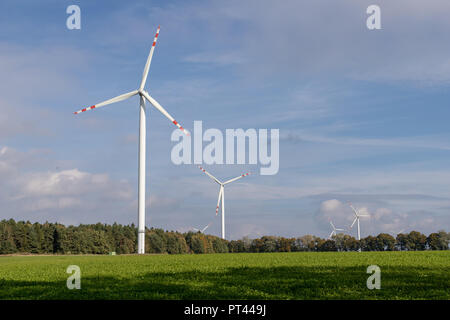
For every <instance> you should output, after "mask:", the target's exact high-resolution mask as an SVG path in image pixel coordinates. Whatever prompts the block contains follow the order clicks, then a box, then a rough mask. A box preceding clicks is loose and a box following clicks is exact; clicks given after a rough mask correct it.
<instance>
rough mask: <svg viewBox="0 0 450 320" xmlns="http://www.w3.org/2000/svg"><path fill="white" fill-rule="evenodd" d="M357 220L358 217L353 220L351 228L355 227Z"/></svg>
mask: <svg viewBox="0 0 450 320" xmlns="http://www.w3.org/2000/svg"><path fill="white" fill-rule="evenodd" d="M356 220H358V217H356V218H355V220H353V223H352V225H351V226H350V228H353V225H354V224H355V222H356Z"/></svg>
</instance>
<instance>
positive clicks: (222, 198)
mask: <svg viewBox="0 0 450 320" xmlns="http://www.w3.org/2000/svg"><path fill="white" fill-rule="evenodd" d="M199 168H200V170H202V171H203V172H204V173H206V175H208V176H209V177H210V178H211V179H212V180H214V181H215V182H217V183H218V184H219V185H220V188H219V198H218V199H217V207H216V216H217V214H218V213H219V205H220V203H221V201H222V239H225V185H226V184H228V183H231V182H234V181H236V180H239V179H241V178H243V177H246V176H248V175H249V174H250V173H244V174H242V175H240V176H239V177H236V178H233V179H230V180H228V181H225V182H220V181H219V179H217V178H216V177H214V176H213V175H212V174H211V173H209V172H208V171H206V170H205V169H203V168H202V167H200V166H199Z"/></svg>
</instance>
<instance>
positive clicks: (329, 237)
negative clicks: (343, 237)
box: [328, 231, 334, 239]
mask: <svg viewBox="0 0 450 320" xmlns="http://www.w3.org/2000/svg"><path fill="white" fill-rule="evenodd" d="M333 233H334V231H331V233H330V235H329V236H328V239H331V237H332V236H333Z"/></svg>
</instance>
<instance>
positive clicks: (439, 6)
mask: <svg viewBox="0 0 450 320" xmlns="http://www.w3.org/2000/svg"><path fill="white" fill-rule="evenodd" d="M71 4H77V5H79V6H80V8H81V30H68V29H67V28H66V19H67V17H68V15H67V14H66V8H67V6H69V5H71ZM371 4H373V3H371V2H370V1H356V0H355V1H348V0H347V1H339V2H336V1H331V0H330V1H320V2H314V3H312V2H311V1H284V2H283V4H282V5H280V4H279V3H274V2H270V1H245V2H241V1H226V2H225V1H191V2H185V1H164V2H162V1H152V2H150V1H131V3H128V2H123V1H40V2H36V1H20V2H17V1H9V0H6V1H2V3H1V4H0V30H1V31H0V70H2V72H0V83H1V86H0V190H1V192H0V205H1V207H2V210H1V212H0V218H11V217H13V218H15V219H29V220H31V221H45V220H49V221H59V222H62V223H66V224H78V223H95V222H98V221H100V222H105V223H112V222H114V221H117V222H119V223H124V224H128V223H131V222H135V223H136V219H137V202H136V200H137V141H138V116H139V111H138V98H137V97H134V98H132V99H129V100H127V101H124V102H121V103H118V104H115V105H111V106H108V107H105V108H103V109H99V110H94V111H91V112H88V113H84V114H81V115H78V116H74V115H73V111H76V110H78V109H80V107H83V106H89V105H92V104H95V103H98V102H100V101H103V100H106V99H108V98H111V97H113V96H116V95H118V94H121V93H124V92H128V91H131V90H134V89H136V88H137V87H138V84H139V81H140V77H141V74H142V70H143V67H144V64H145V60H146V58H147V55H148V51H149V49H150V46H151V43H152V41H153V36H154V33H155V30H156V27H157V26H158V25H161V33H160V37H159V38H158V43H157V46H156V50H155V54H154V57H153V61H152V65H151V70H150V75H149V78H148V81H147V86H146V89H147V91H149V92H150V94H151V95H152V96H153V97H155V98H156V99H157V100H158V101H159V102H160V103H161V104H162V105H163V106H164V107H165V108H166V109H167V110H168V111H169V112H170V113H171V114H172V115H173V116H174V117H175V119H177V120H178V121H179V122H180V123H181V124H182V125H183V126H184V127H186V128H187V129H189V130H192V128H193V122H194V120H202V121H203V127H204V128H205V129H206V128H217V129H220V130H222V131H223V132H225V129H228V128H231V129H235V128H243V129H248V128H255V129H259V128H267V129H272V128H274V129H280V170H279V172H278V174H277V175H274V176H260V175H258V174H255V175H252V176H250V177H248V178H245V179H242V180H240V181H239V182H236V183H234V184H233V185H230V186H229V187H227V188H228V189H227V190H226V214H227V236H228V237H229V238H240V237H243V236H250V237H256V236H261V235H267V234H270V235H282V236H298V235H302V234H316V235H320V236H323V237H324V236H327V235H328V234H329V232H330V230H329V225H328V220H329V219H332V220H333V221H334V222H335V224H336V225H337V226H338V227H340V226H347V225H349V223H351V219H352V217H351V211H350V209H349V208H348V207H347V206H346V205H345V202H346V201H352V202H353V203H354V204H355V205H356V206H358V207H359V208H361V210H366V211H367V212H369V213H370V214H371V218H370V219H368V220H366V221H362V224H361V225H362V235H363V236H364V235H368V234H377V233H379V232H391V233H396V232H399V231H402V230H403V231H411V230H419V231H421V232H425V233H429V232H433V231H437V230H439V229H447V230H448V229H449V226H450V213H449V212H450V198H449V192H448V191H449V189H448V183H449V181H450V171H449V169H448V163H449V160H450V143H449V138H450V131H449V129H448V120H447V119H448V117H449V115H450V111H449V108H448V101H449V90H448V89H449V83H450V41H449V40H450V39H449V37H450V36H449V33H448V29H449V27H450V22H449V21H448V19H447V16H446V12H448V10H445V9H450V4H449V3H448V1H444V0H442V1H441V0H434V1H429V2H427V3H425V2H423V1H416V0H410V1H406V0H402V1H396V2H395V3H392V1H378V2H377V4H378V5H379V6H380V8H381V24H382V29H381V30H374V31H370V30H368V29H367V28H366V18H367V14H366V8H367V7H368V6H369V5H371ZM147 120H148V122H147V129H148V136H147V137H148V140H147V148H148V154H147V158H148V163H147V170H148V172H147V173H148V176H147V188H148V194H147V203H148V208H147V226H148V227H151V226H155V227H160V228H164V229H169V230H180V231H186V230H188V229H189V228H190V227H197V228H199V227H203V226H205V225H206V224H208V223H209V222H210V221H213V224H212V226H211V228H209V229H208V231H209V232H210V233H212V234H215V235H219V234H220V219H219V217H215V215H214V214H215V205H216V201H217V192H218V190H216V186H214V184H213V183H212V182H211V181H210V180H209V179H208V178H207V177H206V176H204V175H202V174H201V172H200V171H199V170H198V169H197V168H196V167H195V166H193V165H180V166H176V165H174V164H172V162H171V161H170V151H171V149H172V147H173V146H174V145H175V143H174V142H171V141H170V135H171V133H172V131H173V129H174V128H173V125H171V124H170V123H169V122H168V121H167V119H165V118H164V117H163V116H162V115H161V114H159V113H158V112H157V111H156V110H154V109H153V110H150V112H149V117H148V119H147ZM207 169H208V170H209V171H210V172H212V173H213V174H215V175H217V176H218V177H219V178H222V179H227V178H231V177H234V176H236V175H239V174H240V173H242V172H245V171H248V170H250V171H252V172H256V173H257V172H259V170H258V166H254V165H216V166H207ZM217 189H218V188H217ZM353 233H354V232H353Z"/></svg>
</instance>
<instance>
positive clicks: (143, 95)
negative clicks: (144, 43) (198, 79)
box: [74, 26, 189, 254]
mask: <svg viewBox="0 0 450 320" xmlns="http://www.w3.org/2000/svg"><path fill="white" fill-rule="evenodd" d="M159 30H160V27H159V26H158V29H157V30H156V35H155V38H154V40H153V44H152V47H151V49H150V53H149V55H148V58H147V62H146V63H145V67H144V73H143V74H142V80H141V84H140V85H139V88H138V89H137V90H134V91H131V92H128V93H125V94H122V95H120V96H117V97H115V98H112V99H109V100H106V101H103V102H100V103H98V104H96V105H93V106H90V107H87V108H83V109H81V110H79V111H76V112H74V113H75V114H79V113H82V112H85V111H88V110H92V109H97V108H100V107H103V106H106V105H109V104H111V103H115V102H119V101H123V100H126V99H128V98H130V97H132V96H135V95H139V97H140V114H139V164H138V167H139V169H138V174H139V182H138V254H143V253H145V149H146V127H145V126H146V116H145V100H148V102H150V104H151V105H153V106H154V107H155V108H156V109H158V111H160V112H161V113H162V114H163V115H164V116H166V117H167V118H168V119H169V120H170V121H171V122H172V123H173V124H174V125H176V126H177V127H178V128H179V129H180V130H181V131H183V132H184V133H185V134H186V135H189V133H188V132H187V131H186V130H185V129H184V128H183V127H182V126H181V125H180V124H179V123H178V122H176V121H175V119H174V118H172V116H171V115H170V114H169V113H168V112H167V111H166V110H165V109H164V108H163V107H162V106H161V105H160V104H159V103H158V102H157V101H156V100H155V99H153V98H152V97H151V96H150V95H149V94H148V92H147V91H145V90H144V86H145V83H146V81H147V75H148V71H149V70H150V63H151V61H152V57H153V51H154V50H155V45H156V40H157V39H158V35H159Z"/></svg>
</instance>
